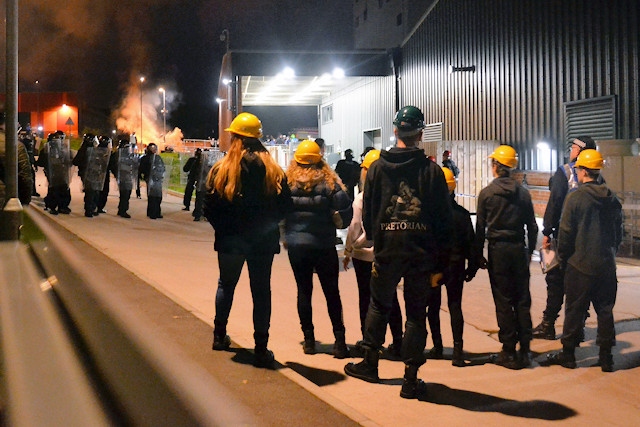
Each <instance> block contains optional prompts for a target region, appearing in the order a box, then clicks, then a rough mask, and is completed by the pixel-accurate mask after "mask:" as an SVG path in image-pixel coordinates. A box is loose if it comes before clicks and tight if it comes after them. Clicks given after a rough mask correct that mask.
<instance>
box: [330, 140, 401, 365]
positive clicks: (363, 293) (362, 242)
mask: <svg viewBox="0 0 640 427" xmlns="http://www.w3.org/2000/svg"><path fill="white" fill-rule="evenodd" d="M379 158H380V150H375V149H374V150H369V151H368V152H367V154H366V155H365V156H364V159H363V160H362V163H361V164H360V169H361V171H360V184H361V185H360V186H361V187H363V186H364V180H365V178H366V176H367V170H369V168H370V167H371V165H372V164H373V162H375V161H376V160H378V159H379ZM363 195H364V193H363V192H362V191H361V192H359V193H358V194H357V195H356V196H355V199H354V201H353V219H352V220H351V224H349V229H348V230H347V239H346V241H345V245H344V258H343V259H342V265H343V267H344V270H345V271H347V270H348V269H349V262H352V263H353V269H354V270H355V272H356V282H357V284H358V301H359V304H358V306H359V308H360V330H361V331H362V337H363V340H361V341H358V342H357V343H356V350H358V351H360V352H362V351H364V349H363V347H362V345H363V344H364V325H365V320H366V318H367V310H369V301H370V300H371V289H370V286H369V284H370V283H371V268H372V266H373V241H371V240H368V239H367V236H366V234H365V232H364V228H363V226H362V202H363ZM389 329H390V330H391V337H392V339H393V342H392V343H391V344H389V347H388V349H387V350H388V351H389V354H390V355H391V356H393V357H394V358H399V357H400V349H401V348H402V312H401V310H400V303H399V302H398V294H397V293H395V294H394V298H393V302H392V306H391V312H390V313H389Z"/></svg>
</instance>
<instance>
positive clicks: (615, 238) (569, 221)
mask: <svg viewBox="0 0 640 427" xmlns="http://www.w3.org/2000/svg"><path fill="white" fill-rule="evenodd" d="M621 241H622V206H621V205H620V202H619V201H618V199H617V198H616V196H615V195H614V194H613V193H612V192H611V190H609V188H608V187H607V186H606V185H605V184H598V183H597V182H586V183H584V184H582V185H580V187H578V189H577V190H576V191H574V192H572V193H569V195H568V196H567V200H566V201H565V204H564V208H563V210H562V219H561V220H560V233H559V236H558V256H559V257H560V262H561V265H562V266H563V267H566V264H571V265H572V266H573V267H575V268H576V269H578V270H579V271H581V272H582V273H584V274H587V275H592V276H598V275H601V274H602V273H603V272H605V271H606V270H609V271H610V270H611V269H613V270H614V271H615V268H616V263H615V254H616V252H617V250H618V246H620V242H621Z"/></svg>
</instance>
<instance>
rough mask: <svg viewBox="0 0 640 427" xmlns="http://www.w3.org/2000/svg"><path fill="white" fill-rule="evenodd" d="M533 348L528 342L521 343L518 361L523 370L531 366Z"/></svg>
mask: <svg viewBox="0 0 640 427" xmlns="http://www.w3.org/2000/svg"><path fill="white" fill-rule="evenodd" d="M530 353H531V348H530V345H529V343H528V342H521V343H520V351H519V353H518V359H519V361H520V365H521V366H522V367H523V368H528V367H529V366H531V354H530Z"/></svg>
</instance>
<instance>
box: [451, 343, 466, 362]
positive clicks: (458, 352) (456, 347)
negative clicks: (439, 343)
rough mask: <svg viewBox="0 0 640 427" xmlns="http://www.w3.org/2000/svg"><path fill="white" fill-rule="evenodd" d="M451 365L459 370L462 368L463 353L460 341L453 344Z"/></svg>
mask: <svg viewBox="0 0 640 427" xmlns="http://www.w3.org/2000/svg"><path fill="white" fill-rule="evenodd" d="M451 364H452V365H453V366H457V367H459V368H462V367H464V366H465V365H466V364H465V362H464V353H463V352H462V341H458V342H454V343H453V356H452V357H451Z"/></svg>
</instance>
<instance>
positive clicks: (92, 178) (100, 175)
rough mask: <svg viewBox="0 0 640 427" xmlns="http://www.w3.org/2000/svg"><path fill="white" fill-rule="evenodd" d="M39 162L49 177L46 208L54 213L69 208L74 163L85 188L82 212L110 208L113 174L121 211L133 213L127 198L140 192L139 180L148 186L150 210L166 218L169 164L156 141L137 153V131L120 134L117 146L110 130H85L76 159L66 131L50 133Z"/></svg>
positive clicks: (155, 216)
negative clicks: (107, 132)
mask: <svg viewBox="0 0 640 427" xmlns="http://www.w3.org/2000/svg"><path fill="white" fill-rule="evenodd" d="M36 165H37V166H41V167H43V168H44V172H45V175H46V177H47V181H48V191H47V195H46V196H45V197H44V202H45V210H48V211H49V213H51V214H52V215H57V214H59V213H62V214H69V213H71V209H70V208H69V204H70V203H71V192H70V189H69V184H70V178H71V177H70V173H71V166H76V167H77V168H78V176H80V179H81V181H82V191H83V192H84V216H85V217H87V218H92V217H95V216H98V215H100V214H103V213H106V210H105V206H106V204H107V198H108V195H109V188H110V183H111V175H113V176H114V177H115V178H116V181H117V183H118V191H119V202H118V213H117V214H118V216H120V217H122V218H131V215H129V213H128V210H129V202H130V199H131V193H132V192H133V190H134V189H135V190H136V196H137V197H138V198H141V195H140V180H143V181H145V182H146V186H147V199H148V203H147V216H148V217H149V218H151V219H158V218H162V211H161V208H160V204H161V202H162V194H163V183H164V177H165V165H164V162H163V160H162V158H161V157H160V155H158V154H157V145H156V144H154V143H151V144H149V145H148V146H147V147H146V150H145V153H144V154H143V155H142V156H140V155H139V154H138V153H137V143H136V137H135V134H132V135H122V136H121V137H119V139H118V145H117V147H114V145H113V139H112V138H111V137H109V136H108V135H94V134H92V133H87V134H85V135H83V138H82V145H81V146H80V148H79V149H78V151H77V153H76V154H75V156H73V159H72V158H71V150H70V147H69V140H67V139H66V138H65V135H64V133H63V132H62V131H57V132H55V133H51V134H49V135H48V137H47V142H46V143H45V144H43V146H42V147H41V149H40V153H39V156H38V160H37V162H36Z"/></svg>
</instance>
